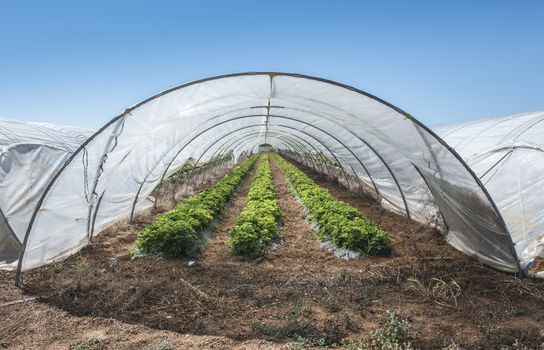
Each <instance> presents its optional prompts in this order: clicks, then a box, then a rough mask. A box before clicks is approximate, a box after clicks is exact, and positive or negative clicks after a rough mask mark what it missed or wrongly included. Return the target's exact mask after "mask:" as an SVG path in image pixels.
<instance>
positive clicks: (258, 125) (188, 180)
mask: <svg viewBox="0 0 544 350" xmlns="http://www.w3.org/2000/svg"><path fill="white" fill-rule="evenodd" d="M251 127H262V124H254V125H248V126H244V127H241V128H238V129H236V130H234V131H232V132H231V133H234V132H238V131H240V130H244V129H247V128H251ZM281 127H284V128H288V129H291V130H295V131H297V132H301V133H303V134H305V135H307V136H309V137H310V138H312V139H314V140H315V141H316V142H318V143H320V144H321V145H322V146H323V147H325V149H327V151H328V152H329V153H331V155H332V156H333V157H334V158H335V160H336V161H337V162H338V164H341V162H340V161H339V160H338V158H336V156H335V155H334V153H332V152H331V150H330V149H329V148H328V147H327V146H326V145H325V144H323V143H322V142H321V141H320V140H319V139H317V138H315V137H314V136H312V135H310V134H308V133H306V132H304V131H301V130H298V129H296V128H293V127H290V126H283V125H282V126H281ZM231 133H229V134H225V135H223V136H222V137H221V138H219V139H217V140H216V141H215V142H214V143H213V144H212V145H210V146H209V147H208V148H207V149H206V151H207V150H208V149H209V148H211V147H212V146H213V145H215V144H216V143H217V142H218V141H219V140H221V139H223V138H224V137H226V136H229V135H230V134H231ZM300 139H301V140H303V139H302V138H300ZM306 142H307V141H306ZM307 143H308V144H310V143H309V142H307ZM199 160H200V158H199ZM199 160H198V161H199ZM198 161H197V164H198ZM348 165H349V162H348ZM340 167H341V166H340ZM341 169H342V172H343V174H344V176H345V178H346V182H347V181H348V180H347V175H346V173H345V171H344V169H343V168H342V167H341ZM352 171H354V169H353V168H352ZM191 177H192V174H190V175H189V178H188V179H187V181H186V183H187V186H188V183H189V182H190V180H191ZM348 183H349V182H348ZM186 188H187V187H186Z"/></svg>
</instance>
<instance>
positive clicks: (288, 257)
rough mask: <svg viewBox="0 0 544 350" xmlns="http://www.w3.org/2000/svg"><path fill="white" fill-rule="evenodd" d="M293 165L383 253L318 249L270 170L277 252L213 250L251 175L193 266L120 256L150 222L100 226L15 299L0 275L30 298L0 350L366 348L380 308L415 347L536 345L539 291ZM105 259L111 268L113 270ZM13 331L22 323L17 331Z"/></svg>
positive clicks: (12, 309) (5, 311) (28, 280)
mask: <svg viewBox="0 0 544 350" xmlns="http://www.w3.org/2000/svg"><path fill="white" fill-rule="evenodd" d="M301 169H303V170H304V171H305V172H306V173H307V174H308V175H309V176H311V177H312V178H313V180H314V181H316V182H317V183H318V184H320V185H321V186H323V187H326V188H327V189H328V190H329V191H330V192H331V193H332V194H333V195H334V196H335V197H337V198H339V199H342V200H344V201H346V202H348V203H349V204H351V205H352V206H355V207H356V208H358V209H359V210H360V211H361V212H362V213H363V214H364V215H365V216H367V217H368V218H370V219H372V220H373V221H375V222H377V223H378V224H380V226H381V227H382V228H384V229H385V230H387V231H388V232H389V234H390V236H391V239H392V246H393V255H392V256H391V257H364V258H362V259H360V260H350V261H346V260H343V259H339V258H337V257H335V256H334V255H333V254H332V253H330V252H328V251H325V250H323V249H322V248H320V246H319V243H318V241H317V239H316V238H315V234H314V232H313V231H312V230H311V228H310V226H309V225H308V223H307V222H306V221H305V218H304V215H303V211H302V208H301V206H300V204H299V203H298V202H297V200H296V199H295V197H294V196H293V195H292V194H291V193H290V192H289V188H288V184H287V179H286V177H285V176H284V175H283V174H282V173H281V172H280V171H279V169H278V168H277V166H276V165H275V164H274V162H272V174H273V179H274V183H275V188H276V192H277V195H278V201H279V205H280V208H281V210H282V213H283V215H284V226H283V230H282V235H283V237H284V241H285V242H284V243H283V244H282V245H280V246H279V247H278V249H276V250H272V251H267V252H266V253H265V254H264V257H263V258H261V259H259V260H257V261H243V260H240V259H239V258H236V257H235V256H233V255H232V254H231V252H230V250H229V248H228V246H227V244H226V241H227V233H228V231H229V229H230V228H231V227H232V225H233V224H234V221H235V220H236V218H237V217H238V214H239V213H240V211H241V209H242V207H243V205H244V203H245V199H246V196H247V191H248V189H249V186H250V184H251V180H252V178H253V175H254V172H255V170H253V171H252V172H251V173H250V175H249V176H248V179H247V180H246V181H245V183H244V184H243V186H242V188H241V189H240V191H239V193H238V195H237V196H236V197H235V198H234V199H233V201H232V203H231V204H230V205H228V206H227V207H226V209H225V212H224V213H223V215H222V217H221V219H220V220H219V222H218V224H217V225H216V226H215V228H214V236H213V238H212V240H211V241H210V242H209V244H208V247H207V249H206V250H205V252H204V254H203V256H202V257H201V259H200V262H199V265H198V266H196V267H193V268H189V267H188V266H187V261H186V260H177V259H154V258H139V259H135V260H131V258H130V255H129V249H130V248H131V247H132V246H133V243H134V241H135V239H136V233H137V231H138V230H140V229H141V228H142V227H143V226H144V225H145V224H146V223H149V222H151V221H152V217H151V216H144V217H141V218H140V222H139V223H137V224H135V225H125V226H119V227H117V228H115V229H111V230H108V232H105V233H104V234H102V235H100V236H99V237H98V238H97V239H96V241H95V243H94V244H93V245H91V246H89V247H87V248H85V249H84V250H83V251H82V252H81V253H80V254H78V255H76V256H73V257H71V258H70V259H68V260H66V261H64V262H62V263H57V264H53V265H50V266H46V267H43V268H39V269H36V270H33V271H30V272H28V273H27V274H26V276H25V289H24V294H22V293H21V292H20V291H18V290H16V289H15V288H14V287H12V286H11V284H12V281H11V280H8V277H9V276H8V275H2V277H3V279H2V290H4V289H6V290H7V291H8V294H4V296H2V297H0V298H6V299H5V301H8V299H7V298H8V297H6V295H8V296H9V298H10V299H9V300H14V299H19V300H21V299H22V298H30V297H37V298H38V299H37V300H31V301H27V302H22V303H19V304H13V305H9V306H4V307H0V317H2V318H3V319H5V320H6V319H15V320H16V322H14V323H12V324H10V326H9V327H6V328H4V329H0V345H1V342H2V341H5V342H6V343H7V344H10V345H15V344H17V345H19V344H21V345H25V346H27V347H30V348H32V346H34V347H36V344H40V345H41V346H47V348H50V349H55V348H58V349H66V348H67V347H68V346H69V345H73V344H76V345H78V344H87V345H89V344H90V346H89V347H88V348H89V349H100V347H98V346H102V345H104V347H103V348H116V349H144V348H145V347H146V346H156V345H157V344H159V342H160V341H161V340H164V341H167V342H168V343H169V344H171V345H172V346H174V347H175V348H180V349H183V348H189V347H192V348H203V349H204V348H211V347H214V348H240V349H260V348H263V347H265V348H267V349H275V348H278V349H280V348H285V347H286V344H288V343H289V342H293V341H297V340H298V341H299V342H300V341H301V339H302V341H303V342H305V341H307V342H314V343H316V344H317V343H325V344H332V343H339V342H341V341H342V340H343V339H351V340H356V339H361V338H367V337H368V336H369V335H370V334H371V332H372V331H373V330H375V329H378V328H379V327H380V321H381V320H384V319H385V318H386V317H387V311H388V310H391V311H394V312H397V313H398V314H399V316H401V317H403V318H407V319H409V321H410V322H411V324H412V333H411V342H412V344H413V346H414V347H415V348H434V349H436V348H441V347H444V346H447V345H450V344H459V345H462V346H463V347H466V348H484V349H485V348H496V346H497V345H498V344H506V345H512V344H514V342H515V341H519V342H521V343H522V344H529V345H531V346H534V345H535V344H537V342H538V341H539V339H541V337H542V334H541V332H543V326H542V325H543V324H544V286H543V285H542V283H539V282H535V281H530V280H523V281H519V280H517V279H515V278H514V276H511V275H508V274H505V273H502V272H498V271H495V270H493V269H491V268H488V267H486V266H484V265H482V264H479V263H478V262H476V261H474V260H473V259H471V258H470V257H467V256H465V255H463V254H461V253H459V252H457V251H455V250H454V249H453V248H451V247H450V246H449V245H447V243H445V242H444V240H443V238H442V236H441V235H440V234H439V233H438V232H436V231H434V230H433V229H430V228H428V227H426V226H423V225H420V224H417V223H414V222H411V221H408V220H406V219H405V218H404V217H401V216H398V215H395V214H392V213H390V212H387V211H385V210H383V209H381V208H380V207H379V206H378V205H377V204H375V203H374V202H372V201H371V200H367V199H364V198H361V197H358V196H355V195H353V194H350V193H348V192H347V191H346V190H345V189H343V188H341V187H339V186H338V185H336V184H334V183H329V182H327V181H326V180H325V179H323V178H321V177H320V176H318V175H316V174H314V173H312V172H311V171H310V170H309V169H306V168H304V167H301ZM112 257H115V258H116V259H117V260H118V263H117V264H115V265H114V266H111V264H110V261H111V258H112ZM9 293H11V294H9ZM3 301H4V299H0V302H3ZM46 320H48V321H46ZM22 322H25V323H26V324H28V326H27V327H25V328H26V330H25V331H22V330H21V325H22ZM438 334H439V335H440V336H439V337H438V336H437V335H438ZM93 344H94V345H93ZM96 344H98V345H96ZM95 345H96V346H95ZM92 346H95V347H92ZM36 348H39V347H36Z"/></svg>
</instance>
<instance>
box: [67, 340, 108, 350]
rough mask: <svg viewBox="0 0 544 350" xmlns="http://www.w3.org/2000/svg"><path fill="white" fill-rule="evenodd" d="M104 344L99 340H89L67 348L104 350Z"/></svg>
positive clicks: (105, 347)
mask: <svg viewBox="0 0 544 350" xmlns="http://www.w3.org/2000/svg"><path fill="white" fill-rule="evenodd" d="M105 349H107V346H106V343H104V342H103V341H102V340H100V339H90V340H85V341H81V342H77V343H74V344H71V345H70V346H68V350H105Z"/></svg>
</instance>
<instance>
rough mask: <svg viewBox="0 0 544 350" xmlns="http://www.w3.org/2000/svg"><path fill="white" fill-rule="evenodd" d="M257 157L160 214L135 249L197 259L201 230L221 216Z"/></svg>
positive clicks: (202, 240) (201, 244)
mask: <svg viewBox="0 0 544 350" xmlns="http://www.w3.org/2000/svg"><path fill="white" fill-rule="evenodd" d="M257 158H258V157H257V156H256V155H255V156H253V157H251V158H249V159H248V160H246V161H245V162H243V163H242V164H241V165H239V166H238V167H236V168H234V169H233V170H232V171H230V172H229V173H228V174H227V175H225V176H224V177H223V179H221V180H220V181H219V182H217V183H216V184H215V185H214V186H212V187H210V188H209V189H207V190H205V191H203V192H201V193H199V194H197V195H195V196H192V197H190V198H188V199H187V200H185V201H184V202H181V203H180V204H178V205H176V206H175V207H174V209H172V210H170V211H168V212H166V213H163V214H161V215H159V216H158V217H157V218H156V219H155V221H154V222H153V223H152V224H151V225H148V226H146V227H145V228H144V229H143V230H141V231H140V232H139V233H138V239H137V240H136V249H137V250H138V251H139V252H140V253H142V254H148V255H157V256H164V257H188V258H195V257H197V256H198V255H200V253H201V252H202V249H203V247H204V243H205V240H204V236H203V233H202V230H203V229H204V228H206V227H209V226H210V224H211V223H212V222H213V220H214V219H215V218H217V217H218V216H219V214H220V213H221V211H222V209H223V207H224V206H225V203H226V202H227V201H228V200H229V199H231V198H232V196H233V195H234V194H235V193H236V189H237V187H238V185H239V184H240V183H241V182H242V181H243V179H244V178H245V177H246V176H247V174H248V173H249V172H250V171H251V169H252V168H253V166H254V165H255V162H256V161H257Z"/></svg>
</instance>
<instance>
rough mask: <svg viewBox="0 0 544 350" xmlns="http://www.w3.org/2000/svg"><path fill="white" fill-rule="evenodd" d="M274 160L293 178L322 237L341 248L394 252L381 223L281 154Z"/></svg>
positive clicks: (296, 191)
mask: <svg viewBox="0 0 544 350" xmlns="http://www.w3.org/2000/svg"><path fill="white" fill-rule="evenodd" d="M274 160H275V161H276V163H277V164H278V167H279V168H280V170H281V171H282V172H284V173H285V174H286V176H287V178H288V179H289V182H290V184H291V186H292V188H293V190H294V191H295V193H296V195H297V196H298V197H299V199H300V201H301V202H302V204H303V205H304V207H305V208H306V210H307V217H308V219H309V220H310V222H311V223H312V224H313V225H315V226H314V227H315V231H316V233H317V235H318V237H319V238H320V239H321V240H322V241H325V242H327V241H330V242H332V243H333V244H334V245H335V246H336V247H338V248H344V249H347V250H353V251H360V252H364V253H366V254H371V255H385V254H388V253H390V251H391V243H390V239H389V235H388V234H387V233H386V232H385V231H384V230H382V229H381V228H380V227H379V226H378V225H377V224H375V223H374V222H372V221H371V220H369V219H367V218H365V217H364V216H363V215H362V214H361V213H360V212H359V211H358V210H357V209H355V208H353V207H352V206H350V205H349V204H347V203H345V202H342V201H339V200H337V199H336V198H334V197H333V196H332V195H331V194H330V193H329V192H328V191H327V190H326V189H324V188H322V187H321V186H319V185H317V184H316V183H315V182H313V181H312V180H311V179H310V178H309V177H308V176H306V174H304V173H303V172H302V171H300V170H299V169H298V168H297V167H296V166H294V165H293V164H291V163H289V162H288V161H286V160H285V159H283V158H282V157H281V156H279V155H274ZM328 248H329V249H330V247H328ZM342 254H343V255H344V256H346V255H347V256H348V257H349V255H350V252H349V251H344V252H342Z"/></svg>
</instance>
